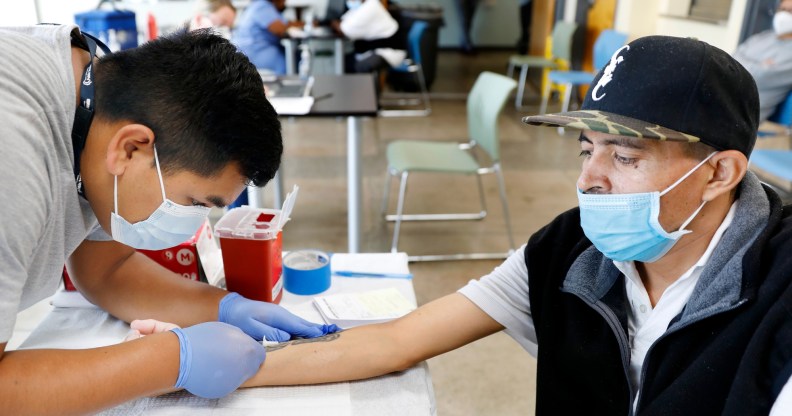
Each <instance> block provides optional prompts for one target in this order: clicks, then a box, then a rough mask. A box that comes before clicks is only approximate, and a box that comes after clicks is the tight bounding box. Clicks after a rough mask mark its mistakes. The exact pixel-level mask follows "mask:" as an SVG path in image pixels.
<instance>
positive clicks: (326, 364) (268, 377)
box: [243, 324, 415, 387]
mask: <svg viewBox="0 0 792 416" xmlns="http://www.w3.org/2000/svg"><path fill="white" fill-rule="evenodd" d="M390 325H391V324H380V325H369V326H364V327H359V328H353V329H350V330H346V331H343V332H338V333H335V334H330V335H326V336H324V337H319V338H313V339H300V340H294V341H289V342H285V343H281V344H278V345H276V346H274V347H268V348H267V349H268V351H267V359H266V360H265V361H264V365H263V366H262V367H261V369H260V370H259V372H258V373H257V374H256V375H255V376H254V377H253V378H251V379H250V380H248V381H247V382H246V383H245V384H243V387H253V386H274V385H295V384H316V383H329V382H334V381H343V380H358V379H363V378H369V377H375V376H378V375H382V374H387V373H391V372H394V371H399V370H402V369H406V368H409V367H411V366H412V365H414V364H415V363H413V362H410V361H408V360H406V359H405V358H404V357H402V354H398V353H396V352H395V351H392V350H391V348H393V346H394V344H395V342H393V341H394V340H393V339H392V338H391V337H390V336H389V333H390V329H389V326H390ZM389 341H390V342H389Z"/></svg>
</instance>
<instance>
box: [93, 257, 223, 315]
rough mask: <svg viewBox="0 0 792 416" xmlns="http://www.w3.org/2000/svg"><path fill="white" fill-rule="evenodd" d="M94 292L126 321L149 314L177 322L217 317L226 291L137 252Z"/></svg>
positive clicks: (104, 307) (104, 305)
mask: <svg viewBox="0 0 792 416" xmlns="http://www.w3.org/2000/svg"><path fill="white" fill-rule="evenodd" d="M96 293H97V297H96V301H97V302H98V306H100V307H102V308H103V309H105V310H107V311H108V312H110V313H111V314H113V315H114V316H116V317H118V318H120V319H123V320H125V321H127V322H130V321H131V320H133V319H148V318H152V319H157V320H160V321H164V322H172V323H175V324H177V325H179V326H190V325H195V324H197V323H201V322H207V321H216V320H217V310H218V305H219V303H220V300H221V299H222V298H223V296H225V295H226V294H228V292H226V291H225V290H222V289H218V288H216V287H213V286H210V285H208V284H205V283H200V282H195V281H192V280H189V279H185V278H183V277H182V276H179V275H178V274H176V273H173V272H171V271H169V270H167V269H165V268H164V267H162V266H160V265H159V264H157V263H155V262H154V261H152V260H151V259H149V258H148V257H146V256H144V255H142V254H139V253H136V254H134V255H133V256H132V257H130V258H129V260H127V261H126V262H124V264H122V265H121V266H120V267H119V268H118V269H117V270H116V271H115V272H114V273H112V274H111V275H110V276H109V279H108V280H107V282H105V285H104V288H103V290H100V291H96ZM92 300H93V299H92Z"/></svg>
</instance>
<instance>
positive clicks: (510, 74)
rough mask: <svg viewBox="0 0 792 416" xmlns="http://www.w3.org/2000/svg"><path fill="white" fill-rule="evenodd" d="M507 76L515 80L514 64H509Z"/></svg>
mask: <svg viewBox="0 0 792 416" xmlns="http://www.w3.org/2000/svg"><path fill="white" fill-rule="evenodd" d="M506 76H507V77H509V78H514V64H513V63H511V62H509V69H507V70H506Z"/></svg>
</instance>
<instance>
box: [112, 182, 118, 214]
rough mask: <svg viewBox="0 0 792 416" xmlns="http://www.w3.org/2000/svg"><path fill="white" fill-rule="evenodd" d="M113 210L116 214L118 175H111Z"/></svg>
mask: <svg viewBox="0 0 792 416" xmlns="http://www.w3.org/2000/svg"><path fill="white" fill-rule="evenodd" d="M113 212H115V213H116V215H118V175H114V176H113Z"/></svg>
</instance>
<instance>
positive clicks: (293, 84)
mask: <svg viewBox="0 0 792 416" xmlns="http://www.w3.org/2000/svg"><path fill="white" fill-rule="evenodd" d="M262 81H264V90H265V91H266V92H267V98H301V97H310V96H311V87H313V83H314V77H308V78H300V77H296V76H293V77H292V76H285V77H283V76H282V77H274V76H271V77H268V78H264V77H263V76H262Z"/></svg>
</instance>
